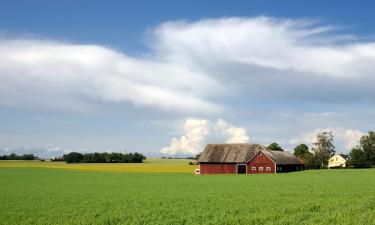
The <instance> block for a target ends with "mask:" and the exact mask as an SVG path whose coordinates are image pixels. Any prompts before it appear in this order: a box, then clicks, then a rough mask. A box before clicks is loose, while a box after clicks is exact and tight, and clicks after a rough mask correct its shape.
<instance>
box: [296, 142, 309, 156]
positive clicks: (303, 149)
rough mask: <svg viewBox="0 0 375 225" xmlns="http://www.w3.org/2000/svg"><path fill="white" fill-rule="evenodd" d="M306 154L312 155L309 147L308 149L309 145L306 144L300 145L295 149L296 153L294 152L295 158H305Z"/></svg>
mask: <svg viewBox="0 0 375 225" xmlns="http://www.w3.org/2000/svg"><path fill="white" fill-rule="evenodd" d="M306 154H311V152H309V147H307V145H305V144H300V145H298V146H297V147H295V148H294V152H293V155H295V156H297V157H298V156H299V157H301V158H303V159H304V158H305V157H304V156H305V155H306Z"/></svg>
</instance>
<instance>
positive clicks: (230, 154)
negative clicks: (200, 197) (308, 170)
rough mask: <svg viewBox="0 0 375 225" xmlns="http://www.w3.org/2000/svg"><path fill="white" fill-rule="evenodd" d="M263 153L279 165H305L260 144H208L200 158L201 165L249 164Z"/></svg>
mask: <svg viewBox="0 0 375 225" xmlns="http://www.w3.org/2000/svg"><path fill="white" fill-rule="evenodd" d="M260 151H262V152H263V153H264V154H265V155H267V156H268V157H269V158H270V159H271V160H273V161H274V162H276V164H279V165H291V164H293V165H296V164H297V165H301V164H303V163H302V162H301V161H300V160H298V159H297V158H296V157H295V156H294V155H293V154H291V153H290V152H286V151H271V150H269V149H268V148H266V147H264V146H262V145H259V144H246V143H239V144H208V145H206V147H205V148H204V150H203V152H202V153H201V154H200V156H199V158H198V162H199V163H248V162H249V161H251V160H252V159H253V158H254V157H255V156H256V154H257V153H258V152H260Z"/></svg>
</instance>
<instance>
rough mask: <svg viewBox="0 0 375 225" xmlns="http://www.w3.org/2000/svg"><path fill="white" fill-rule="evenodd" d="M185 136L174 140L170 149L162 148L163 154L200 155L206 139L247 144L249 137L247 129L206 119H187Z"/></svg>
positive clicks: (221, 121)
mask: <svg viewBox="0 0 375 225" xmlns="http://www.w3.org/2000/svg"><path fill="white" fill-rule="evenodd" d="M183 132H184V134H183V135H182V136H181V137H180V138H173V139H172V141H171V143H170V145H169V146H168V147H165V148H162V149H161V151H160V153H163V154H177V153H182V154H198V153H199V152H201V151H202V148H203V147H204V146H203V145H204V144H206V143H205V142H206V138H207V136H208V135H210V136H218V137H221V138H226V143H247V142H248V141H249V137H248V135H247V132H246V129H245V128H243V127H235V126H233V125H232V124H230V123H228V122H226V121H225V120H223V119H219V120H218V121H217V122H216V123H213V122H211V121H208V120H205V119H192V118H190V119H186V121H185V124H184V125H183Z"/></svg>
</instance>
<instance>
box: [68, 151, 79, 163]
mask: <svg viewBox="0 0 375 225" xmlns="http://www.w3.org/2000/svg"><path fill="white" fill-rule="evenodd" d="M63 158H64V160H65V161H66V162H67V163H79V162H81V161H82V160H83V155H82V154H81V153H79V152H71V153H68V154H66V155H64V156H63Z"/></svg>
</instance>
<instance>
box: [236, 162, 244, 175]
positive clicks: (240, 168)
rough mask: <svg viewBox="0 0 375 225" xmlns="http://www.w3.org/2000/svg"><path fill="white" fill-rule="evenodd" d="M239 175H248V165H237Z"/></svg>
mask: <svg viewBox="0 0 375 225" xmlns="http://www.w3.org/2000/svg"><path fill="white" fill-rule="evenodd" d="M237 173H238V174H245V173H246V164H237Z"/></svg>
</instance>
